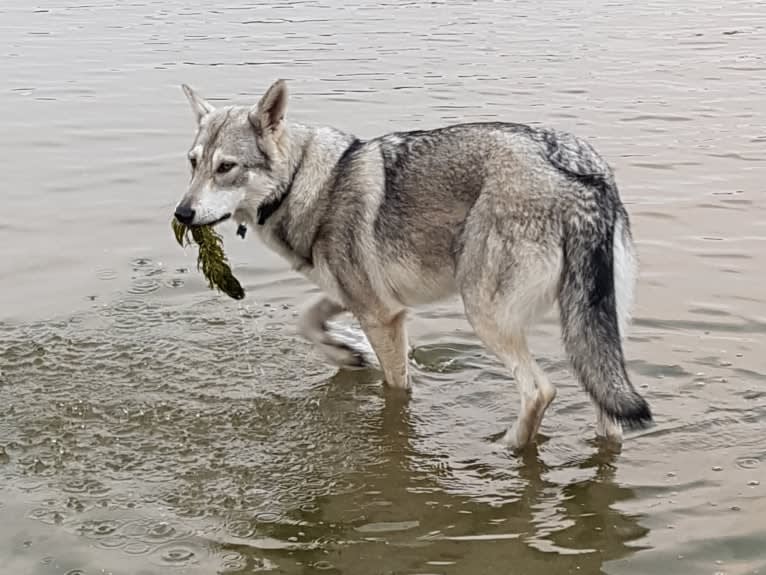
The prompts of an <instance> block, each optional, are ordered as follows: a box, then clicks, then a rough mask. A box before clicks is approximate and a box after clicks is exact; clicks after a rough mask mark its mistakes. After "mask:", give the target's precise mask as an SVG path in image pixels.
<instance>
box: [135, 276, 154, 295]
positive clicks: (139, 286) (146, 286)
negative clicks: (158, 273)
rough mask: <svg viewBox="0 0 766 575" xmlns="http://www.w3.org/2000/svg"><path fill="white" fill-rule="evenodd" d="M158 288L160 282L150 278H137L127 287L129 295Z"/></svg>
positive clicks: (141, 293)
mask: <svg viewBox="0 0 766 575" xmlns="http://www.w3.org/2000/svg"><path fill="white" fill-rule="evenodd" d="M158 289H160V282H159V281H157V280H156V279H152V278H138V279H135V280H133V283H132V284H131V286H130V287H129V288H128V293H129V294H131V295H145V294H148V293H152V292H154V291H157V290H158Z"/></svg>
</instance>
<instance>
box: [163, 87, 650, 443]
mask: <svg viewBox="0 0 766 575" xmlns="http://www.w3.org/2000/svg"><path fill="white" fill-rule="evenodd" d="M183 88H184V91H185V93H186V96H187V97H188V99H189V102H190V103H191V106H192V110H193V111H194V114H195V117H196V120H197V133H196V137H195V138H194V142H193V144H192V146H191V148H190V150H189V152H188V158H189V162H190V165H191V172H192V176H191V183H190V185H189V189H188V191H187V192H186V194H185V195H184V196H183V198H182V199H181V201H180V203H179V204H178V206H177V208H176V211H175V217H176V218H177V219H178V220H179V221H181V222H183V223H185V224H187V225H190V226H196V225H207V224H217V223H219V222H221V221H224V220H227V219H229V218H232V219H233V220H234V221H235V222H236V223H238V224H239V225H240V226H249V227H252V228H254V229H255V230H256V231H257V234H258V235H259V236H260V237H261V239H262V240H263V241H264V242H265V243H266V245H267V246H269V247H270V248H271V249H273V250H275V251H276V252H277V253H279V254H280V255H281V256H283V257H284V258H285V259H286V260H287V261H288V262H289V263H290V264H291V265H292V267H293V268H294V269H295V270H297V271H298V272H300V273H301V274H303V275H304V276H306V277H307V278H308V279H309V280H310V281H312V282H314V283H315V284H316V285H317V286H319V288H321V290H322V292H323V296H322V297H321V298H319V299H318V300H317V301H316V302H314V303H313V304H312V305H311V306H310V307H308V308H307V310H306V311H305V312H304V313H303V315H302V317H301V320H300V329H301V333H302V334H303V336H304V337H306V338H307V339H308V340H309V341H311V342H312V343H313V344H315V345H316V346H317V348H318V349H319V350H320V351H321V352H322V353H323V354H324V356H326V357H327V358H328V359H329V360H330V361H332V362H334V363H335V364H337V365H340V366H341V367H347V368H358V367H364V365H365V360H364V355H363V354H362V353H361V352H360V351H359V350H358V349H355V347H354V346H352V345H349V344H348V343H345V342H341V341H339V340H338V339H337V338H334V337H333V336H332V335H331V333H330V331H329V330H328V328H327V322H328V321H329V320H331V319H332V318H333V317H335V316H337V315H339V314H341V313H342V312H346V311H348V312H350V313H352V314H353V315H354V316H355V317H356V319H357V320H358V321H359V323H360V325H361V327H362V329H363V331H364V334H365V335H366V336H367V339H368V340H369V343H370V344H371V346H372V349H373V350H374V351H375V355H376V356H377V359H378V361H379V363H380V366H381V368H382V371H383V374H384V377H385V382H386V383H387V384H388V385H389V386H391V387H393V388H401V389H408V388H409V385H410V382H409V376H408V370H407V367H408V343H407V336H406V330H405V316H406V312H407V309H408V308H409V307H411V306H414V305H417V304H423V303H427V302H433V301H435V300H438V299H441V298H445V297H447V296H450V295H453V294H459V295H460V297H461V298H462V301H463V304H464V308H465V313H466V316H467V318H468V320H469V322H470V323H471V325H472V327H473V329H474V331H475V332H476V334H477V335H478V337H479V338H480V339H481V340H482V342H483V343H484V344H485V346H486V347H487V348H489V350H491V351H492V352H493V353H494V354H495V355H496V356H497V357H498V358H499V359H500V360H501V361H502V362H503V363H504V364H505V366H506V367H507V368H508V370H509V371H510V372H511V373H512V374H513V377H514V379H515V380H516V383H517V386H518V388H519V391H520V395H521V409H520V411H519V415H518V418H517V420H516V422H515V423H514V424H513V426H511V428H510V429H508V430H507V432H506V433H505V435H504V438H503V439H504V441H505V443H506V444H507V445H508V446H510V447H512V448H521V447H523V446H525V445H527V444H528V443H530V442H531V441H533V440H534V439H535V436H536V434H537V431H538V429H539V427H540V423H541V421H542V419H543V416H544V414H545V411H546V409H547V407H548V406H549V405H550V403H551V401H553V399H554V397H555V395H556V389H555V388H554V386H553V385H552V384H551V383H550V381H549V380H548V378H547V377H546V375H545V373H544V372H543V370H542V369H541V368H540V367H539V365H538V364H537V363H536V362H535V360H534V358H533V357H532V356H531V355H530V352H529V349H528V347H527V340H526V336H525V332H526V329H527V328H528V326H529V325H530V324H532V323H533V322H534V321H536V320H538V319H540V318H541V316H542V315H543V314H545V312H547V311H548V310H550V309H551V308H552V307H553V306H554V304H556V303H557V304H558V309H559V316H560V319H561V327H562V333H563V341H564V347H565V349H566V351H567V354H568V356H569V358H570V360H571V363H572V366H573V368H574V372H575V374H576V375H577V378H578V379H579V381H580V383H581V385H582V386H583V388H584V389H585V391H586V392H587V393H588V394H589V395H590V397H591V399H592V400H593V402H594V403H595V405H596V408H597V411H598V419H597V426H596V427H597V432H598V434H599V435H602V436H605V437H607V438H611V439H613V440H618V441H619V440H620V439H621V438H622V428H623V426H627V427H644V426H646V425H648V424H649V423H650V422H651V421H652V415H651V412H650V409H649V405H648V404H647V402H646V401H645V400H644V398H643V397H641V395H639V393H638V392H637V391H636V390H635V388H634V387H633V385H632V384H631V382H630V379H629V378H628V374H627V372H626V369H625V361H624V357H623V349H622V338H623V337H624V334H625V330H626V327H627V323H628V319H629V310H630V307H631V300H632V295H633V288H634V284H635V281H636V260H635V256H634V247H633V241H632V237H631V232H630V224H629V220H628V214H627V212H626V210H625V208H624V206H623V204H622V202H621V201H620V197H619V193H618V191H617V186H616V184H615V181H614V177H613V174H612V170H611V169H610V167H609V166H608V164H607V163H606V161H605V160H604V159H602V158H601V156H599V155H598V153H597V152H596V151H595V150H594V149H593V148H592V147H591V146H590V145H589V144H587V143H586V142H584V141H582V140H580V139H578V138H576V137H575V136H573V135H571V134H568V133H565V132H559V131H555V130H551V129H545V128H537V127H530V126H527V125H523V124H512V123H502V122H492V123H471V124H457V125H452V126H447V127H443V128H439V129H434V130H424V131H421V130H418V131H411V132H397V133H391V134H386V135H384V136H381V137H378V138H374V139H371V140H365V141H363V140H360V139H359V138H356V137H355V136H353V135H351V134H347V133H343V132H341V131H339V130H336V129H334V128H330V127H312V126H307V125H302V124H299V123H294V122H290V121H287V119H286V115H285V113H286V110H287V87H286V84H285V82H284V81H282V80H279V81H277V82H275V83H274V84H273V85H272V86H271V87H270V88H269V89H268V90H267V91H266V93H265V94H264V96H263V97H262V98H261V99H260V101H259V102H258V103H257V104H256V105H254V106H252V107H249V106H226V107H222V108H215V107H214V106H213V105H211V104H210V102H208V101H206V100H205V99H204V98H202V97H201V96H199V95H198V94H197V93H195V92H194V91H193V90H192V89H191V88H189V87H188V86H185V85H184V86H183Z"/></svg>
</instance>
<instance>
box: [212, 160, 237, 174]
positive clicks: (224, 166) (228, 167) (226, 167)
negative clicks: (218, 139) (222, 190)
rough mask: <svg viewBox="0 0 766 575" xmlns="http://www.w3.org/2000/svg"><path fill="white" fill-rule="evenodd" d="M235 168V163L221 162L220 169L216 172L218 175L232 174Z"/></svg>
mask: <svg viewBox="0 0 766 575" xmlns="http://www.w3.org/2000/svg"><path fill="white" fill-rule="evenodd" d="M234 166H236V164H235V163H234V162H221V163H220V164H218V169H217V170H216V173H218V174H225V173H227V172H231V171H232V170H233V169H234Z"/></svg>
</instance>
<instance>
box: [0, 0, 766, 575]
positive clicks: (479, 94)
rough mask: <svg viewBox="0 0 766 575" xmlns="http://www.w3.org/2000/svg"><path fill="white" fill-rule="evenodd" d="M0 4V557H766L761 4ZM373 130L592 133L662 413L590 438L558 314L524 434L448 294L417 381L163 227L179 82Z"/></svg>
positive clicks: (248, 271)
mask: <svg viewBox="0 0 766 575" xmlns="http://www.w3.org/2000/svg"><path fill="white" fill-rule="evenodd" d="M218 4H219V5H217V6H215V7H212V6H211V3H210V2H191V3H181V2H177V1H175V0H170V1H167V0H166V1H162V2H160V1H137V2H131V3H117V2H105V1H100V0H96V1H94V2H91V3H89V4H84V3H77V2H69V1H64V0H51V1H47V2H40V3H38V4H34V3H33V4H29V3H15V2H11V1H10V0H3V1H2V2H0V48H1V49H2V50H1V52H2V54H3V56H2V58H0V78H2V82H0V109H2V110H3V114H2V115H3V128H2V135H0V168H2V174H3V188H2V191H0V198H2V208H1V209H0V257H1V258H2V261H3V266H2V268H0V518H1V519H2V520H0V572H2V573H6V572H7V573H29V574H35V575H48V574H64V573H69V574H70V575H73V574H76V573H88V574H90V573H102V572H106V573H116V574H117V573H119V574H122V573H125V574H128V573H130V574H133V573H141V574H154V573H156V574H160V573H163V574H164V573H191V574H197V573H199V574H203V573H253V572H260V571H263V572H269V571H272V572H279V573H296V574H313V573H320V572H321V573H344V574H357V573H364V574H366V573H371V574H372V573H375V574H377V573H381V574H383V573H386V574H389V573H391V574H393V573H397V574H399V573H402V574H403V573H412V574H415V573H417V574H421V575H426V574H457V573H460V574H464V573H472V574H473V573H475V574H490V575H492V574H506V573H519V574H526V573H598V572H602V571H603V572H606V573H615V574H617V573H624V574H628V573H630V574H633V573H636V574H638V573H651V572H655V573H671V572H672V573H679V574H686V573H688V574H699V573H711V574H712V573H716V572H720V573H728V574H735V573H736V574H739V573H757V572H761V573H764V572H766V551H764V547H763V542H764V541H765V540H766V497H765V496H766V491H765V490H766V425H764V424H765V422H766V358H765V357H764V354H763V349H764V343H765V342H766V295H765V294H766V291H764V287H763V283H764V277H765V276H764V271H763V270H764V269H766V184H764V182H765V181H766V151H764V150H765V149H766V99H764V91H765V88H766V56H764V54H766V36H765V34H766V30H765V29H764V25H766V6H763V5H759V4H758V3H754V2H744V1H739V0H735V1H729V2H725V3H722V2H712V1H710V0H705V1H702V2H696V1H692V0H681V1H678V2H673V3H670V2H660V1H653V2H644V3H632V4H631V3H619V2H605V1H597V2H591V3H587V4H586V3H577V2H565V1H556V0H546V1H545V2H542V3H535V2H530V1H518V2H512V3H511V2H508V3H502V2H486V1H479V2H470V3H468V2H449V3H439V2H430V3H425V2H404V1H398V0H393V1H392V2H388V3H377V2H375V3H372V2H352V3H342V2H336V1H317V2H309V1H301V0H296V1H291V2H279V3H268V4H265V3H264V4H262V3H253V2H236V1H234V0H231V1H229V2H224V3H218ZM277 77H284V78H286V79H287V80H288V82H289V86H290V89H291V103H290V109H289V114H290V115H291V116H292V117H293V118H295V119H297V120H299V121H303V122H307V123H322V124H332V125H335V126H337V127H339V128H341V129H345V130H347V131H350V132H354V133H356V134H357V135H358V136H360V137H371V136H375V135H378V134H380V133H382V132H384V131H388V130H402V129H414V128H429V127H436V126H439V125H442V124H446V123H452V122H456V121H475V120H498V119H501V120H509V121H517V122H528V123H544V124H548V125H553V126H556V127H558V128H562V129H567V130H570V131H574V132H576V133H577V134H579V135H581V136H583V137H585V138H587V139H589V140H590V141H591V142H592V143H593V144H594V145H595V146H596V147H597V148H598V149H599V150H600V151H601V152H602V153H603V154H604V155H605V157H607V158H608V159H609V161H610V162H611V163H612V164H613V166H614V168H615V170H616V173H617V177H618V182H619V184H620V186H621V190H622V192H621V193H622V196H623V199H624V200H625V202H626V204H627V205H628V209H629V210H630V212H631V215H632V219H633V226H634V231H635V235H636V238H637V244H638V250H639V256H640V259H641V279H640V286H639V290H638V301H637V309H636V314H635V315H636V321H635V325H634V327H633V330H632V335H631V338H630V340H629V342H628V343H627V354H628V356H629V358H630V359H631V361H630V369H631V372H632V374H633V377H634V380H635V383H636V384H637V385H638V386H640V388H641V391H642V393H644V394H645V395H646V397H647V398H648V399H649V401H650V402H651V404H652V407H653V409H654V412H655V414H656V420H657V425H656V426H655V427H653V428H652V429H650V430H647V431H644V432H641V433H639V434H632V435H630V436H629V438H628V439H627V440H626V442H625V445H624V448H623V451H622V453H616V452H614V451H610V450H609V449H607V448H605V447H603V446H601V445H599V444H598V443H597V442H595V441H594V440H593V437H594V427H593V420H594V417H595V416H594V413H593V409H592V407H591V406H590V404H589V402H588V400H587V398H586V397H585V395H584V394H583V393H582V392H581V391H580V390H579V389H578V387H577V385H576V384H575V382H574V381H573V379H572V377H571V375H570V372H569V371H568V368H567V364H566V362H565V360H564V356H563V353H562V350H561V347H560V344H559V341H558V330H557V328H556V326H555V323H554V322H552V321H549V322H547V323H545V324H543V325H541V326H540V327H539V328H538V329H536V330H535V331H534V332H533V334H532V344H533V350H534V352H535V353H536V354H537V355H538V357H539V359H540V363H541V365H542V366H543V367H544V368H545V369H546V370H547V371H548V372H549V373H550V377H551V379H552V381H553V382H554V384H556V385H557V387H558V389H559V395H558V397H557V399H556V402H555V403H554V404H553V406H552V408H551V410H550V411H549V414H548V416H547V418H546V421H545V423H544V425H543V435H544V438H543V439H542V441H541V442H540V445H539V446H538V448H537V449H534V450H531V451H530V452H528V453H526V454H524V455H523V456H522V457H513V456H511V455H510V454H504V453H498V452H496V451H493V450H492V449H491V445H490V443H489V441H488V438H489V437H491V436H493V435H494V434H495V433H497V432H499V431H501V430H502V429H503V428H504V426H506V425H507V424H508V423H509V422H510V421H512V419H513V418H514V416H515V414H516V409H517V403H518V401H517V396H516V390H515V386H514V384H513V382H511V381H509V378H508V376H507V374H506V373H505V371H504V370H503V369H502V367H501V366H500V365H499V364H498V363H497V362H496V361H495V360H494V359H493V358H492V357H491V356H489V355H488V354H487V352H485V351H484V349H483V348H482V347H480V346H479V345H478V342H477V340H476V338H475V337H474V336H473V335H472V334H471V332H470V329H469V328H468V325H467V323H466V322H465V320H464V319H463V317H462V314H461V310H460V306H459V305H458V304H457V302H455V301H448V302H444V303H441V304H439V305H434V306H429V307H425V308H422V309H419V310H417V312H416V313H414V314H413V316H412V319H411V322H410V331H411V337H412V340H413V344H414V345H415V358H414V359H415V366H414V367H413V370H414V386H415V389H414V393H413V397H412V399H411V400H410V401H409V402H407V403H402V402H401V401H399V400H397V399H396V398H394V397H391V396H389V394H387V393H386V392H385V390H384V389H383V388H382V387H381V385H380V378H379V376H378V374H376V373H374V372H370V373H353V374H348V373H341V374H337V373H335V371H334V370H333V369H332V368H330V367H328V366H326V365H324V364H323V363H322V362H321V360H320V359H319V358H318V357H317V356H316V355H315V354H314V353H313V352H312V350H311V349H310V348H309V347H308V346H307V345H306V344H304V343H303V342H302V341H301V340H300V339H298V338H297V337H296V336H295V330H294V322H295V315H296V313H297V311H298V309H299V308H300V307H301V306H302V305H304V304H305V303H306V302H307V300H308V298H310V297H312V295H313V292H314V291H315V290H314V289H313V288H312V287H311V286H309V285H308V284H307V283H306V282H304V281H303V280H301V279H300V278H299V277H297V276H296V275H295V274H293V273H291V272H290V271H289V270H288V269H287V267H286V266H285V264H284V263H283V262H281V261H280V260H279V259H278V258H277V257H276V256H275V255H273V254H271V253H269V252H267V251H266V250H265V249H264V248H263V247H262V246H261V245H259V243H258V242H257V240H256V239H255V238H251V237H248V239H247V240H246V241H244V242H243V241H241V240H239V239H237V238H236V237H235V236H234V233H233V230H232V229H226V230H225V232H226V233H225V239H226V248H227V252H228V253H229V254H230V257H231V259H232V261H233V262H234V265H235V273H236V274H237V276H238V277H239V278H240V279H241V280H243V283H244V285H245V287H246V289H247V290H248V297H247V298H246V299H245V300H244V301H243V302H242V303H237V302H234V301H232V300H229V299H226V298H225V297H223V296H219V295H216V294H215V293H213V292H211V291H209V290H208V289H207V287H206V285H205V283H204V281H203V279H202V278H201V276H200V275H199V274H198V273H197V271H196V270H195V267H194V265H195V264H194V252H193V250H188V251H187V252H186V253H185V252H184V251H183V250H181V249H180V248H179V247H178V246H177V245H176V244H175V242H174V240H173V238H172V234H171V232H170V228H169V219H170V216H171V213H172V209H173V207H174V205H175V203H176V201H177V199H178V198H179V197H180V195H181V193H182V192H183V190H184V187H185V185H186V182H187V177H188V174H187V167H186V160H185V152H186V149H187V147H188V145H189V143H190V142H191V138H192V136H193V129H194V123H193V119H192V115H191V112H190V111H189V109H188V105H187V103H186V101H185V99H184V97H183V94H182V93H181V90H180V88H179V84H180V83H181V82H187V83H189V84H191V85H192V86H194V87H195V88H197V89H198V90H199V91H200V92H201V93H202V94H204V95H205V96H207V97H209V98H211V99H212V100H214V101H217V102H218V103H221V104H223V103H226V102H237V103H248V102H254V101H255V100H256V98H257V97H258V96H259V95H260V93H261V92H262V91H263V90H264V89H265V88H266V87H267V85H268V84H269V83H270V82H271V81H272V80H274V79H275V78H277Z"/></svg>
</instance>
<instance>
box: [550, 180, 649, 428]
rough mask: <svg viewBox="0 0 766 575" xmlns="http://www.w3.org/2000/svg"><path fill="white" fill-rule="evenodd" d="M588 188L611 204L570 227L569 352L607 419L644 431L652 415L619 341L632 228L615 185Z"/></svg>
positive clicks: (591, 207) (562, 292)
mask: <svg viewBox="0 0 766 575" xmlns="http://www.w3.org/2000/svg"><path fill="white" fill-rule="evenodd" d="M589 187H592V188H593V189H594V192H595V194H597V195H602V198H601V199H603V200H606V201H604V202H601V201H594V202H584V203H583V204H580V205H579V207H578V210H577V212H576V213H574V214H572V215H571V217H570V218H568V221H565V223H564V230H563V232H564V233H563V238H564V240H563V251H564V253H563V256H564V260H563V270H562V277H561V284H560V288H559V298H558V299H559V305H560V308H561V324H562V332H563V338H564V346H565V348H566V351H567V354H568V355H569V358H570V360H571V362H572V364H573V366H574V370H575V372H576V374H577V377H578V379H579V380H580V383H581V384H582V386H583V387H584V388H585V390H586V391H587V392H588V394H589V395H590V396H591V398H592V399H593V401H594V402H595V403H596V404H597V405H598V406H599V407H600V408H601V409H602V410H604V411H605V412H606V413H607V414H608V415H609V417H611V418H612V419H613V420H615V421H618V422H620V423H622V424H623V425H625V426H626V427H629V428H630V427H633V428H635V427H646V426H647V425H649V423H650V422H651V421H652V414H651V410H650V409H649V404H648V403H647V402H646V400H645V399H644V398H643V397H641V395H639V393H638V392H637V391H636V390H635V388H634V387H633V385H632V384H631V382H630V379H629V378H628V374H627V371H626V369H625V360H624V357H623V351H622V341H621V336H624V334H625V329H626V328H627V321H628V312H629V308H630V303H631V302H630V300H631V296H632V291H633V283H634V278H635V258H634V257H633V241H632V238H631V233H630V223H629V221H628V215H627V212H626V211H625V209H624V208H623V206H622V205H621V204H620V202H619V199H618V195H617V190H616V187H615V185H614V183H613V182H612V181H608V180H601V179H599V180H598V181H596V182H591V183H590V186H589ZM595 188H598V190H597V191H596V190H595ZM593 199H595V196H594V198H593ZM604 204H606V205H604ZM587 212H590V213H587Z"/></svg>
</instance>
